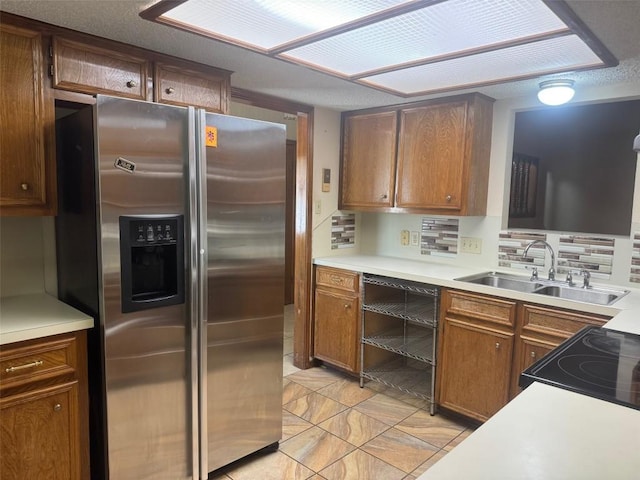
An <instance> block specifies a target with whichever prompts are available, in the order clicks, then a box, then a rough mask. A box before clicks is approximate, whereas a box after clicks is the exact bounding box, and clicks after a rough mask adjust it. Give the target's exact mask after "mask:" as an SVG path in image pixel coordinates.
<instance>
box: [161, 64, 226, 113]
mask: <svg viewBox="0 0 640 480" xmlns="http://www.w3.org/2000/svg"><path fill="white" fill-rule="evenodd" d="M229 88H230V87H229V75H228V74H226V73H224V72H222V71H220V72H217V71H214V70H213V69H211V71H196V70H193V69H188V68H183V67H180V66H177V65H167V64H164V63H157V64H156V66H155V82H154V98H155V101H156V102H158V103H168V104H171V105H181V106H189V105H192V106H194V107H202V108H204V109H205V110H207V111H209V112H213V113H227V112H228V110H229V95H228V94H229Z"/></svg>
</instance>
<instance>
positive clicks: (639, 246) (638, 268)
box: [629, 232, 640, 283]
mask: <svg viewBox="0 0 640 480" xmlns="http://www.w3.org/2000/svg"><path fill="white" fill-rule="evenodd" d="M629 281H630V282H634V283H640V233H638V232H636V233H634V234H633V252H632V253H631V274H630V275H629Z"/></svg>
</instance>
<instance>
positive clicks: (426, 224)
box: [420, 217, 459, 257]
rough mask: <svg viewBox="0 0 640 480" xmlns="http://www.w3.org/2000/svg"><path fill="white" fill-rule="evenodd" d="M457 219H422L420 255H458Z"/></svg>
mask: <svg viewBox="0 0 640 480" xmlns="http://www.w3.org/2000/svg"><path fill="white" fill-rule="evenodd" d="M458 229H459V220H458V219H457V218H430V217H424V218H423V219H422V228H421V231H420V254H421V255H433V256H438V257H455V256H456V255H457V254H458Z"/></svg>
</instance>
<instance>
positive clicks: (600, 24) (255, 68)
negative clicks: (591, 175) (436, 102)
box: [0, 0, 640, 110]
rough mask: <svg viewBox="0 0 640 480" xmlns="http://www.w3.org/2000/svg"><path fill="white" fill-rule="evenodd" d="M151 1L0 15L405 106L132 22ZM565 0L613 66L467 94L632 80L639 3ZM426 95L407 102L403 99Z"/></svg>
mask: <svg viewBox="0 0 640 480" xmlns="http://www.w3.org/2000/svg"><path fill="white" fill-rule="evenodd" d="M153 3H155V2H154V1H148V0H147V1H134V0H127V1H119V0H19V1H13V0H1V1H0V11H6V12H10V13H15V14H17V15H22V16H25V17H29V18H34V19H37V20H40V21H43V22H47V23H51V24H54V25H59V26H62V27H67V28H71V29H73V30H79V31H82V32H86V33H91V34H94V35H97V36H100V37H106V38H110V39H113V40H118V41H120V42H124V43H128V44H133V45H137V46H140V47H143V48H148V49H150V50H156V51H160V52H164V53H167V54H170V55H174V56H178V57H182V58H186V59H189V60H194V61H197V62H201V63H205V64H209V65H213V66H216V67H219V68H224V69H227V70H231V71H233V72H234V73H233V75H232V76H231V84H232V85H233V86H234V87H239V88H244V89H247V90H253V91H256V92H261V93H265V94H268V95H273V96H277V97H281V98H286V99H290V100H293V101H296V102H300V103H306V104H309V105H317V106H321V107H326V108H330V109H335V110H352V109H358V108H365V107H372V106H379V105H388V104H394V103H402V102H406V101H409V100H407V99H405V98H401V97H397V96H394V95H390V94H386V93H382V92H379V91H376V90H373V89H370V88H367V87H363V86H358V85H354V84H351V83H349V82H347V81H344V80H340V79H337V78H333V77H330V76H328V75H325V74H322V73H318V72H315V71H311V70H309V69H306V68H304V67H300V66H296V65H292V64H289V63H287V62H284V61H281V60H276V59H272V58H267V57H265V56H262V55H260V54H257V53H253V52H250V51H247V50H244V49H241V48H238V47H234V46H230V45H226V44H223V43H219V42H215V41H212V40H209V39H206V38H202V37H199V36H196V35H193V34H190V33H187V32H183V31H179V30H176V29H173V28H170V27H167V26H164V25H160V24H156V23H152V22H149V21H147V20H143V19H142V18H140V17H139V15H138V13H139V12H140V11H141V10H143V9H145V8H146V7H148V6H149V5H151V4H153ZM567 3H568V5H569V6H570V7H571V8H572V9H573V11H574V12H575V13H576V14H577V16H578V17H579V18H580V19H581V20H582V21H583V22H584V23H585V24H586V25H587V27H589V28H590V29H591V31H592V32H593V33H594V34H595V36H596V37H598V38H599V39H600V41H602V43H604V45H605V46H606V47H607V48H608V49H609V50H610V51H611V52H612V53H613V55H614V56H616V58H617V59H618V60H619V61H620V64H619V65H618V66H617V67H613V68H606V69H599V70H592V71H588V72H570V73H567V74H562V75H554V76H548V77H540V78H538V79H532V80H523V81H517V82H509V83H504V84H500V85H493V86H488V87H483V88H476V89H474V91H480V92H482V93H484V94H486V95H488V96H490V97H493V98H496V99H504V98H510V97H519V96H527V95H534V94H535V92H537V85H538V83H539V82H540V81H543V80H548V79H550V78H559V77H562V78H570V79H573V80H575V83H576V87H577V88H580V87H583V88H584V87H591V86H605V85H614V84H623V83H638V81H639V79H640V0H615V1H612V0H593V1H590V0H575V1H568V2H567ZM464 92H465V90H460V91H459V92H453V93H464ZM453 93H452V92H449V93H447V94H446V95H451V94H453ZM439 96H442V95H439ZM433 97H434V96H424V97H413V98H411V101H415V100H419V99H422V98H433Z"/></svg>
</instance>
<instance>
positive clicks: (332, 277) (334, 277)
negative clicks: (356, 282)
mask: <svg viewBox="0 0 640 480" xmlns="http://www.w3.org/2000/svg"><path fill="white" fill-rule="evenodd" d="M331 281H332V282H333V283H342V279H341V278H340V277H339V276H337V275H331Z"/></svg>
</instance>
